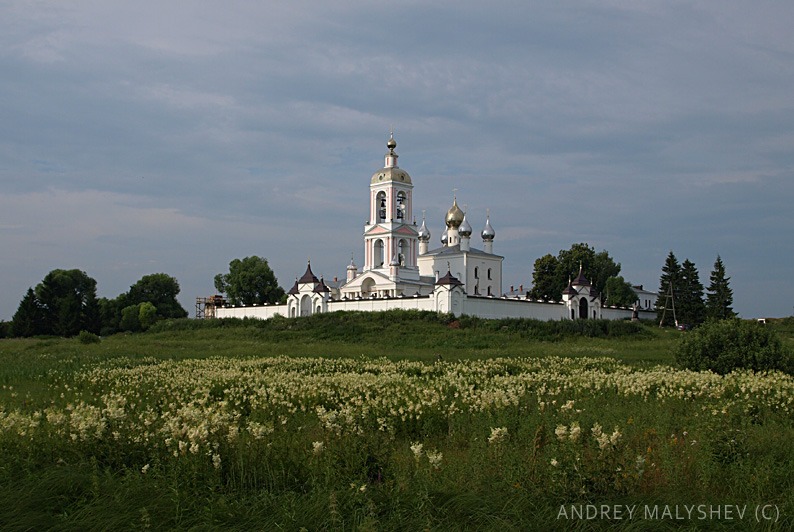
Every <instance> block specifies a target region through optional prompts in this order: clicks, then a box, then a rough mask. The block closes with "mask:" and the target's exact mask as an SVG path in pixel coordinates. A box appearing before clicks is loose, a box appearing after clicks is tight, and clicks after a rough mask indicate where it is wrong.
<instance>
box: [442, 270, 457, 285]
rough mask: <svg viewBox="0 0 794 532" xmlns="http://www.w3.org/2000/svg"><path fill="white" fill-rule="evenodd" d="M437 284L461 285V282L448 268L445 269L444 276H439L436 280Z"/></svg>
mask: <svg viewBox="0 0 794 532" xmlns="http://www.w3.org/2000/svg"><path fill="white" fill-rule="evenodd" d="M436 284H437V285H449V286H463V283H462V282H460V279H458V278H457V277H455V276H454V275H452V273H450V271H449V270H447V274H446V275H445V276H444V277H441V278H439V280H438V281H436Z"/></svg>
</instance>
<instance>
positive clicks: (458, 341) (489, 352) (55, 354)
mask: <svg viewBox="0 0 794 532" xmlns="http://www.w3.org/2000/svg"><path fill="white" fill-rule="evenodd" d="M392 317H395V316H392ZM396 318H398V319H395V320H389V316H388V315H369V316H366V315H365V316H358V315H338V316H336V317H333V316H324V317H315V318H312V319H302V320H292V321H290V320H285V321H284V322H281V323H278V322H275V323H273V324H269V325H264V324H254V323H252V324H248V325H247V326H244V327H239V326H236V324H235V326H232V325H231V324H230V325H229V326H223V327H200V326H196V327H186V328H178V327H174V328H172V329H171V330H168V328H166V327H161V329H162V330H160V331H159V332H151V333H147V334H139V335H116V336H112V337H109V338H105V339H103V340H102V342H101V343H99V344H93V345H82V344H80V343H79V342H78V341H77V340H76V339H27V340H0V406H3V407H5V408H6V409H17V408H19V409H26V408H40V407H41V405H42V402H45V404H46V401H47V400H48V386H49V384H50V383H52V382H53V380H54V378H55V377H53V375H52V374H51V371H57V372H58V373H59V374H60V376H61V378H63V376H64V375H68V374H69V373H71V372H74V371H80V370H84V369H86V368H87V367H90V366H92V365H94V364H97V363H99V362H101V361H103V360H107V359H108V358H114V357H126V358H131V359H138V358H144V357H152V358H156V359H183V358H204V357H210V356H229V357H253V356H268V355H289V356H327V357H359V356H362V355H363V356H365V357H379V356H385V357H387V358H390V359H393V360H398V359H412V360H423V361H428V362H430V361H433V360H435V359H436V358H437V357H438V356H439V355H440V356H442V357H443V358H444V360H458V359H471V358H490V357H495V356H502V357H512V356H516V357H518V356H521V357H539V356H545V355H557V356H599V355H604V356H610V357H614V358H617V359H620V360H623V361H624V362H626V363H629V364H632V365H638V366H648V365H656V364H672V363H673V355H672V350H673V348H674V346H675V344H676V342H677V340H678V338H680V335H681V334H684V333H680V332H677V331H671V330H659V329H658V328H655V327H652V326H647V327H645V328H644V330H643V331H642V332H641V334H637V335H633V336H626V337H620V338H586V337H579V336H573V337H566V338H553V337H551V338H549V337H547V338H546V339H536V338H535V337H536V336H537V335H536V334H535V333H534V332H532V331H528V330H524V329H522V325H521V324H518V325H516V324H514V323H507V324H500V323H497V322H488V323H480V322H473V323H469V322H466V321H465V320H463V322H459V321H451V320H449V319H435V318H433V317H432V316H420V318H422V319H416V318H417V317H416V316H413V317H411V316H404V315H397V316H396ZM196 325H198V324H196ZM216 325H219V324H216ZM772 325H773V326H775V327H778V328H779V330H780V332H781V333H782V336H783V338H784V341H785V342H786V343H787V345H789V346H792V345H794V327H792V326H791V324H790V323H789V322H784V323H778V324H772ZM11 387H13V389H11ZM770 443H771V446H772V448H776V449H777V448H779V449H783V448H785V447H786V446H787V445H788V444H790V442H787V443H786V442H783V441H781V442H770ZM450 459H452V456H450ZM453 462H454V461H453ZM23 466H24V464H17V467H23ZM87 466H90V464H85V463H80V462H78V463H74V464H68V465H63V466H60V467H56V468H52V469H48V470H47V471H43V472H42V471H37V472H35V473H32V474H30V475H27V476H26V475H24V474H22V475H20V476H18V477H17V479H16V480H15V482H13V484H7V483H5V482H3V485H2V488H1V489H0V499H4V500H5V501H6V503H7V504H6V505H5V506H6V509H7V511H4V512H3V513H2V515H3V517H4V518H5V519H7V521H6V524H7V525H9V526H12V527H15V526H16V527H21V528H28V527H32V528H38V527H41V528H47V527H48V526H51V525H52V521H51V520H50V518H51V516H55V515H58V516H61V517H62V521H60V522H61V523H62V524H63V523H67V522H72V523H81V524H82V525H85V526H88V527H92V526H94V527H97V528H103V527H108V526H112V523H113V521H112V519H113V518H114V516H115V518H117V520H118V525H119V526H122V527H123V526H128V524H129V523H130V522H134V521H136V520H137V521H139V522H140V523H141V525H142V527H145V526H146V523H147V522H148V520H149V519H151V521H152V522H153V524H154V526H155V528H156V523H157V522H158V517H157V515H156V514H155V513H154V512H155V511H156V509H157V508H158V505H159V507H161V510H162V512H163V515H166V514H168V515H172V514H173V512H174V507H176V508H180V507H181V506H182V505H184V506H186V507H190V505H191V504H192V505H193V507H195V506H196V504H197V503H196V501H189V500H182V498H183V497H190V496H192V495H191V494H190V493H184V494H183V493H182V492H181V491H180V484H179V482H178V479H172V481H173V484H172V487H171V488H168V487H167V486H163V487H162V491H152V489H151V487H152V486H151V485H149V484H146V483H144V482H143V480H141V479H140V475H121V476H116V475H115V474H113V475H111V473H110V472H109V471H108V470H103V469H101V468H97V467H96V465H94V466H93V467H87ZM6 467H8V465H7V464H6V465H2V466H0V469H2V468H6ZM23 469H24V468H23ZM9 471H10V470H9ZM19 473H24V471H23V470H20V471H19ZM2 476H3V477H5V476H6V475H5V474H4V475H2ZM161 481H162V482H166V481H168V479H160V480H158V482H161ZM169 492H170V493H172V496H171V499H167V500H166V499H164V500H159V499H158V496H159V495H160V494H162V493H169ZM114 494H115V495H114ZM119 494H126V495H119ZM287 495H288V494H287ZM431 495H432V494H431ZM530 495H531V493H529V492H528V495H527V497H525V498H523V499H515V498H513V499H512V500H513V503H514V504H519V505H520V506H521V508H519V509H517V510H516V511H515V512H513V513H512V514H513V515H514V516H519V517H523V518H524V519H527V520H531V517H532V516H531V511H532V510H531V509H532V504H533V500H534V499H533V497H530ZM261 496H262V497H265V496H272V497H274V499H273V500H272V501H268V500H253V499H251V497H252V496H249V499H248V500H242V499H240V500H238V498H237V497H231V498H230V499H228V500H225V499H218V498H217V497H216V498H213V499H210V498H209V497H210V495H209V494H208V495H207V497H208V500H207V503H206V505H205V506H206V508H208V510H207V511H209V512H218V511H221V510H224V508H225V505H228V515H229V516H230V517H228V518H226V519H232V517H231V516H232V515H234V516H236V517H235V518H234V519H238V520H241V521H239V522H234V521H233V520H232V521H229V520H226V521H224V519H220V518H219V517H218V516H211V515H208V516H196V515H193V516H191V519H192V521H186V522H183V523H182V524H181V526H188V527H189V526H191V525H194V526H195V525H198V526H202V524H203V525H204V526H207V524H208V523H212V522H215V523H216V524H217V523H219V522H223V523H225V526H237V527H240V528H250V527H253V526H255V525H256V524H261V523H263V522H267V521H266V514H268V513H269V514H273V515H275V514H276V513H278V512H281V513H288V512H290V511H291V512H297V513H299V514H300V513H301V512H308V513H312V512H316V513H318V515H319V517H318V520H320V519H321V518H322V517H323V516H324V514H323V512H326V511H327V510H328V501H327V500H325V499H322V500H318V501H315V502H316V504H310V502H311V501H308V500H306V499H305V498H304V499H302V500H300V501H297V500H296V501H295V505H294V507H292V508H290V507H289V505H285V501H286V502H288V497H286V495H284V496H281V497H275V495H272V494H271V495H268V494H266V493H264V494H262V495H261ZM436 496H438V497H441V496H442V495H441V494H436ZM469 496H471V494H470V493H469V492H467V491H465V490H464V491H460V492H459V491H458V490H457V489H456V488H455V487H454V486H451V487H450V493H449V494H446V495H444V496H443V499H444V500H443V501H442V502H440V503H438V504H437V507H438V508H441V509H442V510H443V511H444V512H446V513H448V514H450V515H453V514H457V513H460V514H461V516H460V519H459V523H465V522H468V523H469V524H470V525H471V523H479V524H480V525H483V524H487V526H486V527H500V528H502V527H503V528H508V529H509V528H511V527H512V526H517V524H516V522H513V523H512V524H511V523H499V522H496V521H494V522H490V521H488V519H493V517H489V516H494V515H500V512H501V514H504V513H505V512H504V508H501V507H500V508H496V507H494V508H491V509H490V510H489V509H488V508H486V506H487V504H486V503H488V504H492V505H494V504H497V503H498V502H499V501H501V500H507V499H506V498H504V499H503V498H502V497H494V498H493V499H492V500H489V501H488V500H484V499H478V500H469V499H467V498H466V497H469ZM120 497H121V499H120ZM124 497H133V498H136V502H135V504H134V505H133V504H127V502H126V501H125V500H123V499H124ZM285 497H286V498H285ZM516 501H518V502H516ZM662 502H664V501H662ZM202 504H203V503H202ZM202 504H198V506H199V507H200V506H202ZM384 504H385V503H384ZM394 504H397V503H394ZM142 507H149V508H153V510H152V512H153V515H152V516H151V517H150V516H149V515H148V514H146V515H144V514H141V515H138V514H137V513H136V512H139V510H138V508H142ZM406 508H408V509H410V507H406ZM478 508H481V510H478ZM249 509H250V510H249ZM400 511H401V510H399V509H393V510H392V512H393V513H394V515H399V512H400ZM406 511H407V510H406ZM478 511H481V512H482V514H483V516H482V517H480V518H478V517H477V516H476V515H473V512H474V513H476V512H478ZM70 512H71V513H74V512H77V515H74V514H72V515H69V514H70ZM224 512H226V510H224ZM246 512H250V513H246ZM259 513H261V515H258V514H259ZM508 514H510V512H508ZM36 516H38V518H39V519H41V522H38V523H37V522H35V521H31V519H35V518H37V517H36ZM47 516H50V517H47ZM409 517H410V515H409V514H406V515H405V518H409ZM550 518H553V516H550ZM92 519H93V520H97V519H98V521H95V522H93V523H92ZM0 521H2V519H0ZM178 522H179V521H178V520H176V521H171V523H172V524H174V523H178ZM525 524H526V523H525ZM177 526H180V525H177ZM519 527H520V526H519Z"/></svg>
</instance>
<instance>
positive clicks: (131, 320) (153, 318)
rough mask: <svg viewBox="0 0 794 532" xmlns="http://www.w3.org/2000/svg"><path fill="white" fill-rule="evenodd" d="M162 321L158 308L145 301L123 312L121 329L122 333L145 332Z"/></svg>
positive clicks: (128, 307) (130, 306) (124, 309)
mask: <svg viewBox="0 0 794 532" xmlns="http://www.w3.org/2000/svg"><path fill="white" fill-rule="evenodd" d="M160 319H162V318H160V317H159V316H158V315H157V307H155V306H154V305H152V304H151V303H149V302H148V301H144V302H143V303H138V304H137V305H129V306H127V307H124V308H123V309H122V310H121V322H120V323H119V328H120V329H121V330H122V331H130V332H139V331H145V330H146V329H148V328H149V327H151V326H152V325H153V324H154V323H155V322H157V321H158V320H160Z"/></svg>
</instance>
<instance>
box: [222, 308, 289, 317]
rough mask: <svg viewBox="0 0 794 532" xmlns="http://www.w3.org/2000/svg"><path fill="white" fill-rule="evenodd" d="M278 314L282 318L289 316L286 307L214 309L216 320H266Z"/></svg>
mask: <svg viewBox="0 0 794 532" xmlns="http://www.w3.org/2000/svg"><path fill="white" fill-rule="evenodd" d="M276 314H280V315H282V316H284V317H287V316H289V312H288V310H287V305H264V306H261V307H229V308H225V307H224V308H217V309H215V317H217V318H257V319H260V320H267V319H270V318H272V317H273V316H275V315H276Z"/></svg>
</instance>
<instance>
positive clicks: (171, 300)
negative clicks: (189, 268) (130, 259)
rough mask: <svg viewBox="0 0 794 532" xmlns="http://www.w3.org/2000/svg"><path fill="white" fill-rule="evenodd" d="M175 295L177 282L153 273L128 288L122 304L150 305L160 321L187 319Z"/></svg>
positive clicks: (164, 275) (177, 291)
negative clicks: (153, 307)
mask: <svg viewBox="0 0 794 532" xmlns="http://www.w3.org/2000/svg"><path fill="white" fill-rule="evenodd" d="M177 295H179V282H178V281H177V280H176V279H175V278H174V277H171V276H170V275H167V274H165V273H153V274H150V275H144V276H143V277H141V279H140V280H139V281H138V282H137V283H135V284H134V285H132V286H130V290H129V292H127V295H126V298H125V299H124V303H126V305H125V306H129V305H137V304H139V303H151V304H152V305H154V306H155V307H156V308H157V317H158V318H161V319H168V318H187V316H188V313H187V311H186V310H185V309H184V308H183V307H182V305H180V304H179V301H177V299H176V296H177Z"/></svg>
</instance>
